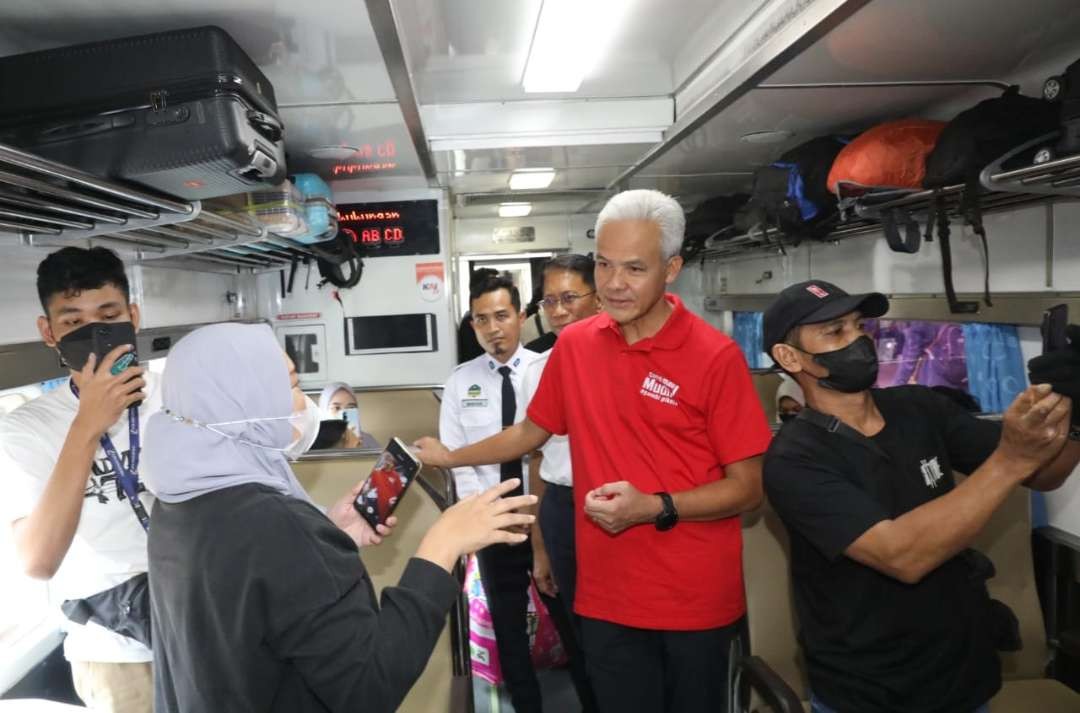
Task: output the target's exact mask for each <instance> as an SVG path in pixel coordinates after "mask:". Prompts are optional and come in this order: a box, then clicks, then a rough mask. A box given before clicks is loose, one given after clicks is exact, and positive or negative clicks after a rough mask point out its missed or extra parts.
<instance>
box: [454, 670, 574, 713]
mask: <svg viewBox="0 0 1080 713" xmlns="http://www.w3.org/2000/svg"><path fill="white" fill-rule="evenodd" d="M536 675H537V677H538V678H539V679H540V690H541V691H542V692H543V696H544V713H577V711H580V710H581V704H580V703H578V699H577V693H575V692H574V684H573V682H572V681H571V680H570V673H569V671H568V670H567V669H565V668H552V669H546V670H543V671H537V672H536ZM473 700H474V701H475V703H476V706H475V711H476V713H514V706H513V705H512V704H511V703H510V693H509V692H508V691H507V690H506V687H505V686H492V685H491V684H490V683H488V682H487V681H485V680H483V679H482V678H480V677H478V676H473Z"/></svg>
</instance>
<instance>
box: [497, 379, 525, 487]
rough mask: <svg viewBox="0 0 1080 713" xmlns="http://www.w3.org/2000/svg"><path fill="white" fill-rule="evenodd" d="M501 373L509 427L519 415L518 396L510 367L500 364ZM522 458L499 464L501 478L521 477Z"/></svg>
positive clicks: (504, 413)
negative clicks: (515, 393)
mask: <svg viewBox="0 0 1080 713" xmlns="http://www.w3.org/2000/svg"><path fill="white" fill-rule="evenodd" d="M499 373H500V374H501V375H502V426H503V428H509V427H510V426H513V425H514V416H515V415H517V396H515V395H514V384H513V382H511V381H510V367H508V366H500V367H499ZM521 477H522V469H521V459H520V458H518V459H517V460H512V461H508V462H506V463H501V464H499V480H509V479H510V478H521ZM523 482H524V481H523ZM524 494H525V489H524V488H523V487H522V486H518V487H517V488H515V489H514V490H513V491H512V492H510V493H508V494H507V497H512V496H514V495H524Z"/></svg>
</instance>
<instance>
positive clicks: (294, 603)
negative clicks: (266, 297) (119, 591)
mask: <svg viewBox="0 0 1080 713" xmlns="http://www.w3.org/2000/svg"><path fill="white" fill-rule="evenodd" d="M162 397H163V405H164V409H163V411H162V412H161V413H159V414H157V415H155V416H154V417H152V418H151V420H150V423H149V425H148V427H147V434H146V441H147V444H146V456H145V458H146V479H147V487H148V488H150V489H151V490H152V491H153V492H154V493H155V494H156V495H157V504H156V506H155V508H154V511H153V514H152V516H151V525H150V545H149V547H150V594H151V602H152V620H153V638H154V710H155V711H156V713H196V712H198V713H204V712H206V711H229V712H230V713H233V712H250V713H277V712H278V711H281V712H284V711H289V712H290V713H305V712H306V711H320V712H325V711H345V710H349V711H354V710H363V711H365V713H380V712H383V711H386V712H387V713H389V711H393V710H395V709H396V708H397V706H398V705H399V704H400V702H401V700H402V699H403V698H404V696H405V694H406V693H407V692H408V690H409V688H410V687H411V686H412V684H413V683H414V682H415V680H416V679H417V678H418V677H419V675H420V673H421V672H422V671H423V669H424V666H425V664H426V663H427V660H428V658H429V656H430V655H431V651H432V649H433V648H434V646H435V642H436V640H437V639H438V636H439V633H440V632H441V630H442V627H443V623H444V621H445V618H446V614H447V612H448V611H449V609H450V607H451V605H452V604H453V602H454V600H455V598H456V596H457V593H458V590H459V585H458V583H457V581H456V580H455V579H454V578H453V577H452V576H451V575H450V571H451V569H452V568H453V566H454V564H455V563H456V562H457V560H458V558H459V557H460V556H461V555H462V554H465V553H468V552H473V551H475V550H478V549H481V548H483V547H485V546H487V545H489V544H493V543H518V542H522V541H523V540H524V538H525V536H524V535H521V534H517V533H514V532H510V531H509V528H515V527H519V526H521V525H525V524H528V523H531V522H532V520H533V518H532V516H529V515H523V514H517V513H515V512H513V511H514V510H515V509H518V508H523V507H527V506H529V505H531V504H532V503H534V502H535V498H533V497H532V496H522V497H516V498H505V499H503V498H501V497H500V496H501V495H502V494H504V493H507V492H509V491H510V490H511V489H512V488H513V487H514V486H515V485H516V483H517V481H516V480H515V481H508V482H506V483H503V484H501V485H500V486H498V487H496V488H492V489H491V490H489V491H487V492H485V493H482V494H480V495H478V496H474V497H472V498H468V499H466V500H463V501H461V502H460V503H458V504H457V505H455V506H454V507H452V508H450V509H449V510H447V511H446V512H445V513H443V515H442V516H441V517H440V518H439V520H438V521H437V522H436V523H435V525H433V526H432V528H431V530H430V531H429V532H428V533H427V535H426V536H425V537H424V539H423V541H422V542H421V544H420V547H419V548H418V549H417V552H416V555H415V556H414V557H413V558H412V559H411V560H410V561H409V563H408V564H407V566H406V568H405V572H404V573H403V574H402V576H401V580H400V581H399V583H398V585H397V586H396V587H388V588H386V589H384V590H383V593H382V598H381V605H380V603H379V602H377V601H376V598H375V594H374V590H373V589H372V586H371V582H370V580H369V579H368V577H367V574H366V572H365V571H364V566H363V564H362V563H361V561H360V560H359V559H358V557H357V548H356V544H355V542H354V540H353V538H352V537H350V535H348V534H346V532H344V531H343V530H342V528H341V527H339V526H338V525H335V524H334V523H333V522H331V521H330V519H328V518H327V516H325V515H323V514H322V512H320V511H319V509H318V508H316V507H315V506H314V505H312V504H311V502H310V501H309V499H308V497H307V494H306V493H305V492H304V490H303V488H302V487H301V486H300V484H299V483H298V482H297V481H296V478H295V476H294V475H293V473H292V469H291V468H290V467H289V465H288V462H287V460H286V457H285V452H286V451H287V450H288V449H289V446H290V443H291V441H292V440H294V439H295V438H296V435H297V433H296V429H294V428H293V426H292V425H291V419H292V416H291V414H292V411H293V402H292V395H291V393H290V376H289V369H288V366H287V362H286V357H285V356H284V354H283V353H282V351H281V349H280V348H279V347H278V345H277V342H276V340H275V339H274V335H273V333H272V332H271V330H270V329H269V328H268V327H266V326H264V325H240V324H219V325H213V326H210V327H204V328H202V329H199V330H196V331H195V332H192V333H191V334H190V335H188V336H187V337H184V339H182V340H180V342H178V343H177V345H176V346H175V347H174V348H173V349H172V352H171V353H170V354H169V361H168V363H167V365H166V367H165V374H164V377H163V381H162ZM340 524H341V523H339V525H340Z"/></svg>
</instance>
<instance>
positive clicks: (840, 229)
mask: <svg viewBox="0 0 1080 713" xmlns="http://www.w3.org/2000/svg"><path fill="white" fill-rule="evenodd" d="M878 229H879V226H878V224H877V223H876V222H872V221H870V220H867V219H862V218H858V219H853V220H849V221H847V222H844V223H840V224H839V225H837V227H836V228H835V229H834V230H832V231H830V232H829V234H828V236H827V237H826V238H825V239H824V240H822V241H821V243H822V244H824V243H834V242H839V241H841V240H846V239H848V238H853V237H856V236H859V235H866V234H868V233H873V232H875V231H877V230H878ZM817 242H818V241H815V240H804V241H803V244H815V243H817ZM781 247H783V249H787V248H790V247H793V245H792V244H791V239H790V238H787V237H786V236H785V235H784V234H783V233H781V232H780V231H779V230H778V229H776V228H768V229H766V230H762V229H761V228H757V229H755V230H751V231H750V232H749V233H745V234H743V235H737V236H735V237H734V238H731V239H729V240H723V241H716V240H714V241H713V246H712V247H709V248H706V249H705V250H703V251H702V252H701V254H700V255H699V256H698V257H697V258H695V261H697V260H705V261H706V262H712V261H716V260H723V259H725V258H729V257H741V256H744V255H752V254H763V255H764V254H769V253H779V252H782V250H781Z"/></svg>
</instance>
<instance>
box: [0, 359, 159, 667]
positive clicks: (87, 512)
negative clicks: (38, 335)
mask: <svg viewBox="0 0 1080 713" xmlns="http://www.w3.org/2000/svg"><path fill="white" fill-rule="evenodd" d="M146 380H147V387H146V391H147V398H146V400H145V401H144V403H143V404H142V406H141V407H140V408H139V422H140V430H141V432H142V434H143V442H144V443H145V427H146V422H147V419H148V418H149V417H150V416H151V415H153V414H154V413H155V412H157V411H158V410H159V409H160V408H161V390H160V384H159V381H158V379H157V377H156V376H155V375H154V374H150V373H147V374H146ZM77 412H78V401H77V400H76V399H75V396H74V394H72V393H71V389H70V387H69V385H68V384H67V383H64V384H62V385H61V386H59V387H58V388H56V389H54V390H53V391H50V392H49V393H47V394H44V395H43V396H40V397H38V398H36V399H34V400H33V401H30V402H29V403H27V404H24V405H23V406H20V407H19V408H17V409H15V410H14V411H12V412H11V413H10V414H8V415H7V416H4V417H3V418H0V482H2V483H3V492H4V497H3V498H0V515H2V516H3V524H4V526H10V523H12V522H14V521H15V520H18V519H20V518H23V517H26V516H27V515H29V514H30V513H31V511H32V510H33V509H34V506H35V505H36V504H37V501H38V499H39V498H40V497H41V494H42V492H43V491H44V490H45V486H46V484H47V483H48V481H49V478H50V476H51V475H52V471H53V468H54V467H55V466H56V461H57V459H58V458H59V457H60V450H61V448H62V447H63V445H64V441H65V440H66V439H67V434H68V430H69V429H70V428H71V423H72V421H74V420H75V415H76V413H77ZM109 437H110V438H111V439H112V441H113V445H115V446H116V449H117V450H118V451H119V452H120V456H121V458H123V460H124V462H125V463H126V462H127V460H128V457H129V455H130V448H129V445H128V417H127V413H125V414H124V415H123V416H122V417H121V419H120V420H119V421H118V422H117V423H116V424H115V425H114V426H113V427H112V428H111V429H109ZM140 460H144V459H140ZM142 469H143V468H142V465H141V464H140V470H142ZM141 487H142V478H141V477H140V488H141ZM141 498H142V501H143V505H144V506H145V507H146V509H147V511H148V512H149V511H150V509H151V507H152V505H153V498H152V496H150V494H149V493H142V495H141ZM146 571H147V555H146V533H145V532H144V531H143V529H142V526H141V525H140V524H139V521H138V519H137V518H136V517H135V513H134V512H133V511H132V509H131V506H130V505H129V504H128V502H127V499H126V498H124V497H123V495H122V491H121V490H120V488H119V483H118V482H117V480H116V474H115V472H114V471H113V467H112V464H110V463H109V459H108V458H107V457H106V456H105V451H104V450H103V449H102V448H101V447H100V446H99V447H98V450H97V453H96V454H95V456H94V465H93V467H92V472H91V473H90V474H89V477H88V478H87V483H86V495H85V497H84V499H83V507H82V513H81V515H80V517H79V526H78V528H77V529H76V530H75V537H74V539H73V540H72V542H71V548H70V549H69V550H68V552H67V555H66V556H65V557H64V560H63V562H62V563H61V564H60V568H59V570H57V572H56V575H55V576H54V577H53V578H52V579H51V580H49V598H50V599H51V600H52V602H53V603H54V604H55V605H56V606H57V607H59V605H60V604H61V603H62V602H63V601H64V600H65V599H78V598H82V597H87V596H89V595H91V594H96V593H98V592H101V591H104V590H106V589H109V588H111V587H114V586H116V585H118V584H120V583H121V582H123V581H125V580H127V579H130V578H131V577H133V576H135V575H137V574H140V573H142V572H146ZM61 619H62V622H63V626H64V629H65V630H66V631H67V632H68V635H67V638H66V639H65V641H64V655H65V657H66V658H67V659H68V660H69V661H98V662H139V661H149V660H150V659H151V656H150V650H149V649H147V648H146V647H145V646H143V645H142V644H140V643H139V642H137V641H135V640H133V639H129V638H126V637H124V636H120V635H118V634H115V633H113V632H111V631H109V630H108V629H106V628H104V627H102V626H99V625H98V624H95V623H94V622H88V623H87V624H86V625H85V626H83V625H79V624H76V623H74V622H72V621H70V620H69V619H67V618H66V617H61Z"/></svg>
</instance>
